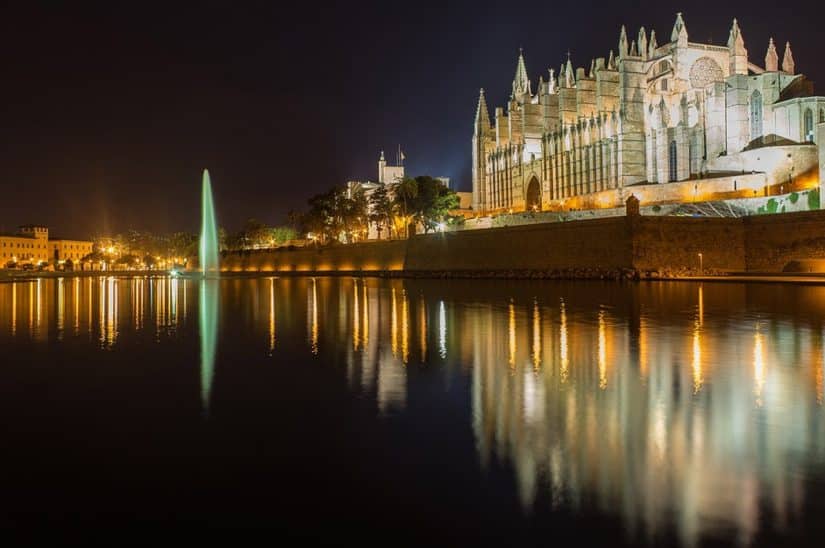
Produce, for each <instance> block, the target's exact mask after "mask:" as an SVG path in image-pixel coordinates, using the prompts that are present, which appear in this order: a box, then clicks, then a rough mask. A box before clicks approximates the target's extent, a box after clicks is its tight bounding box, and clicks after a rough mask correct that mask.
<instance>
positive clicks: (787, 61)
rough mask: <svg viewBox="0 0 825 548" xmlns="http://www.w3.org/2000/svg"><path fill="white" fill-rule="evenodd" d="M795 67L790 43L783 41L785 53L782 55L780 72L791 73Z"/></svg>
mask: <svg viewBox="0 0 825 548" xmlns="http://www.w3.org/2000/svg"><path fill="white" fill-rule="evenodd" d="M795 69H796V63H794V61H793V53H791V43H790V42H786V43H785V54H784V55H783V56H782V72H787V73H788V74H793V73H794V70H795Z"/></svg>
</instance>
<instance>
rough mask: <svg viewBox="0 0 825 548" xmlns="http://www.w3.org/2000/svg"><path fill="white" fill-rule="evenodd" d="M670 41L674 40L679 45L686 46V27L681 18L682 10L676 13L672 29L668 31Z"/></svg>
mask: <svg viewBox="0 0 825 548" xmlns="http://www.w3.org/2000/svg"><path fill="white" fill-rule="evenodd" d="M670 41H671V42H676V43H677V45H679V46H686V45H687V41H688V34H687V27H686V26H685V20H684V19H682V12H679V13H677V14H676V22H675V23H673V31H671V33H670Z"/></svg>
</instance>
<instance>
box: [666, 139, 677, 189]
mask: <svg viewBox="0 0 825 548" xmlns="http://www.w3.org/2000/svg"><path fill="white" fill-rule="evenodd" d="M669 153H670V154H669V165H668V167H669V168H670V169H669V171H670V173H669V175H670V177H669V180H670V181H671V182H672V181H675V180H676V179H677V174H676V160H677V158H676V141H671V142H670V149H669Z"/></svg>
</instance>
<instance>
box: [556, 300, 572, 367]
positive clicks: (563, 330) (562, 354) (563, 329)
mask: <svg viewBox="0 0 825 548" xmlns="http://www.w3.org/2000/svg"><path fill="white" fill-rule="evenodd" d="M560 316H561V317H560V320H559V361H560V362H561V363H560V364H559V365H560V369H561V371H560V373H561V382H567V377H568V375H569V368H570V358H569V356H568V354H567V311H566V310H565V306H564V301H561V314H560Z"/></svg>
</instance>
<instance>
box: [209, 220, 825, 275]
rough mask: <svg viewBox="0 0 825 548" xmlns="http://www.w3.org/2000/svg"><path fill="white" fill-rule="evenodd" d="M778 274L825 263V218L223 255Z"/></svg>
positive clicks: (298, 261) (316, 261) (371, 264)
mask: <svg viewBox="0 0 825 548" xmlns="http://www.w3.org/2000/svg"><path fill="white" fill-rule="evenodd" d="M700 253H701V254H702V267H703V271H704V272H705V273H720V272H726V271H728V272H740V271H745V270H747V271H754V272H781V271H782V270H783V268H785V266H786V265H788V263H791V262H792V261H803V260H810V259H825V211H809V212H801V213H788V214H784V215H758V216H751V217H745V218H741V219H735V218H692V217H664V216H656V217H646V216H631V217H624V216H623V217H611V218H603V219H594V220H588V221H571V222H557V223H547V224H535V225H526V226H516V227H508V228H491V229H488V230H467V231H461V232H453V233H438V234H429V235H419V236H415V237H413V238H410V239H409V240H396V241H382V242H372V243H363V244H352V245H339V246H331V247H320V248H314V247H309V248H299V249H295V250H291V251H290V250H279V251H257V252H241V253H230V254H227V255H225V256H224V257H223V259H222V261H223V262H222V266H221V268H222V270H224V271H231V272H284V273H287V272H298V273H301V272H304V273H309V272H317V273H335V272H339V273H341V272H344V273H346V272H375V273H379V272H380V273H390V274H392V273H397V274H401V273H405V274H412V275H415V274H428V273H449V274H453V275H464V274H468V273H473V274H476V275H481V276H483V275H490V274H494V275H506V276H523V275H532V274H533V273H541V274H542V275H548V274H549V275H554V273H561V274H562V275H571V276H591V275H601V274H604V273H611V272H612V273H622V272H625V271H627V270H636V271H638V272H639V273H640V274H641V275H645V273H651V272H654V273H655V272H658V273H660V274H662V275H669V274H697V273H699V267H700V261H699V254H700Z"/></svg>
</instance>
